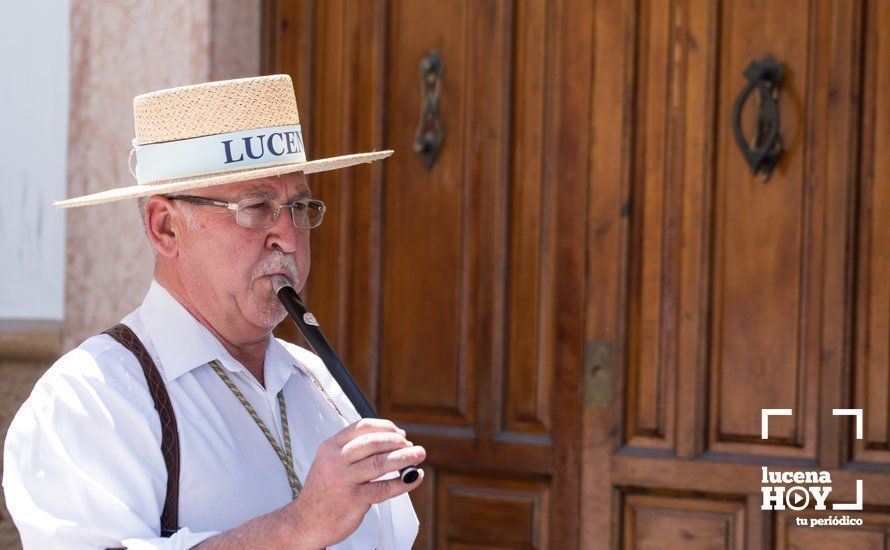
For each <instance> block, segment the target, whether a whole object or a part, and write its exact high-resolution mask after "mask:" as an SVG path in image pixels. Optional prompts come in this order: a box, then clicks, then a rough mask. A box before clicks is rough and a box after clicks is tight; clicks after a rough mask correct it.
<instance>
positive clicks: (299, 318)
mask: <svg viewBox="0 0 890 550" xmlns="http://www.w3.org/2000/svg"><path fill="white" fill-rule="evenodd" d="M272 287H273V288H274V289H275V295H276V296H278V299H279V300H280V301H281V303H282V305H284V309H286V310H287V312H288V313H289V314H290V316H291V319H293V321H294V323H295V324H296V325H297V328H298V329H300V332H301V333H303V336H304V337H305V338H306V341H307V342H309V345H310V346H311V347H312V350H313V351H314V352H315V354H316V355H318V356H319V357H320V358H321V361H322V363H324V365H325V367H327V369H328V371H330V373H331V376H333V377H334V380H336V381H337V383H338V384H340V388H341V389H342V390H343V393H345V394H346V397H348V398H349V400H350V401H351V402H352V405H353V406H354V407H355V410H356V411H358V413H359V415H361V416H362V418H380V417H379V416H377V413H376V412H374V409H373V407H371V404H370V403H369V402H368V400H367V399H365V396H364V395H363V394H362V392H361V390H360V389H359V387H358V384H356V383H355V380H353V378H352V376H351V375H350V374H349V371H347V370H346V367H345V366H344V365H343V361H341V360H340V357H339V356H338V355H337V352H336V351H334V348H333V347H332V346H331V343H330V342H328V339H327V338H325V335H324V333H323V332H321V328H320V327H319V326H318V321H316V320H315V316H314V315H312V314H311V313H309V311H307V310H306V306H305V305H304V304H303V300H302V299H300V296H299V294H297V291H296V290H294V287H293V286H292V285H291V283H290V281H289V280H288V279H287V277H285V276H283V275H273V276H272ZM419 475H420V474H419V473H418V472H417V467H416V466H408V467H407V468H403V469H402V470H400V471H399V476H400V477H401V478H402V481H404V482H405V483H414V482H415V481H416V480H417V478H418V476H419Z"/></svg>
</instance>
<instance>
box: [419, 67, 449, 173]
mask: <svg viewBox="0 0 890 550" xmlns="http://www.w3.org/2000/svg"><path fill="white" fill-rule="evenodd" d="M444 68H445V63H444V62H443V61H442V56H440V55H439V54H438V52H436V50H430V51H429V53H427V54H426V55H425V56H423V59H421V60H420V123H419V124H418V125H417V131H416V132H415V133H414V152H415V153H418V154H419V155H420V156H422V157H423V160H424V161H425V162H426V167H427V168H432V167H433V164H434V163H435V162H436V157H437V156H439V149H441V148H442V124H441V122H440V121H439V91H440V90H441V88H442V70H443V69H444Z"/></svg>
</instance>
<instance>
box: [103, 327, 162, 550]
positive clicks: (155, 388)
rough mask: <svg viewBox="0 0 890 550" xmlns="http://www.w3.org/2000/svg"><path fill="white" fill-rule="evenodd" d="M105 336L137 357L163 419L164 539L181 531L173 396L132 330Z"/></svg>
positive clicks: (116, 330)
mask: <svg viewBox="0 0 890 550" xmlns="http://www.w3.org/2000/svg"><path fill="white" fill-rule="evenodd" d="M103 334H107V335H109V336H111V337H112V338H114V339H115V340H117V341H118V342H120V344H121V345H122V346H124V347H125V348H127V349H128V350H130V352H131V353H132V354H133V355H135V356H136V359H137V360H138V361H139V364H140V365H142V372H143V373H145V380H146V381H147V382H148V389H149V391H150V392H151V397H152V399H154V402H155V409H157V411H158V415H160V417H161V453H163V455H164V463H165V464H166V465H167V499H166V500H165V501H164V510H163V512H161V536H162V537H170V536H172V535H173V533H175V532H176V531H178V530H179V527H178V526H179V432H178V431H177V429H176V416H175V415H174V414H173V405H172V403H171V402H170V395H169V394H167V387H166V386H165V385H164V378H163V377H162V376H161V373H160V372H159V371H158V367H157V366H155V362H154V361H153V360H152V358H151V355H149V354H148V351H147V350H146V349H145V346H143V345H142V342H140V341H139V337H138V336H136V334H135V333H133V331H132V330H130V327H128V326H127V325H125V324H123V323H118V324H116V325H114V326H113V327H111V328H110V329H108V330H106V331H105V332H104V333H103Z"/></svg>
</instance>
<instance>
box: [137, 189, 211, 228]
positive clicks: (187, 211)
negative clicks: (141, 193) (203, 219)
mask: <svg viewBox="0 0 890 550" xmlns="http://www.w3.org/2000/svg"><path fill="white" fill-rule="evenodd" d="M150 198H151V197H150V196H149V197H139V198H137V199H136V208H138V209H139V218H140V219H141V220H142V231H143V232H144V233H145V236H146V237H147V236H148V224H147V222H146V221H145V207H146V205H148V199H150ZM179 206H180V209H179V211H180V212H182V217H183V219H184V220H185V226H186V227H188V228H189V229H196V228H197V227H198V220H197V218H196V217H195V211H194V210H193V209H192V205H191V204H189V203H187V202H182V203H180V205H179Z"/></svg>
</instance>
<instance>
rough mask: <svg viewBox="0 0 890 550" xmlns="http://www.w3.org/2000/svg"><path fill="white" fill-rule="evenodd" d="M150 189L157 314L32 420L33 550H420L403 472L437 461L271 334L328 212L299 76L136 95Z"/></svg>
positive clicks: (18, 456) (19, 437) (28, 489)
mask: <svg viewBox="0 0 890 550" xmlns="http://www.w3.org/2000/svg"><path fill="white" fill-rule="evenodd" d="M134 110H135V112H136V139H135V140H134V147H135V149H134V151H135V156H136V161H137V165H136V174H135V175H136V177H137V181H138V185H135V186H130V187H125V188H118V189H113V190H110V191H105V192H102V193H97V194H94V195H88V196H86V197H79V198H76V199H70V200H68V201H63V202H62V203H58V204H59V205H60V206H66V207H68V206H81V205H86V204H95V203H99V202H106V201H109V200H118V199H123V198H131V197H142V198H141V199H140V208H141V210H142V211H143V217H144V223H145V228H146V234H147V235H148V238H149V240H150V241H151V245H152V247H153V249H154V252H155V256H156V264H155V270H154V281H153V282H152V283H151V287H150V288H149V290H148V293H147V295H146V296H145V300H144V301H143V303H142V305H141V306H140V307H139V308H138V309H136V310H135V311H133V312H132V313H131V314H129V315H128V316H126V317H125V318H124V319H123V320H122V323H121V324H119V325H117V326H115V327H114V328H113V329H111V330H109V331H106V333H103V334H101V335H97V336H94V337H92V338H90V339H88V340H86V341H85V342H84V343H83V344H81V345H80V346H79V347H78V348H77V349H75V350H73V351H71V352H69V353H67V354H66V355H65V356H63V357H62V358H61V359H59V361H58V362H56V364H54V365H53V366H52V367H51V368H50V369H49V371H48V372H47V373H46V374H45V375H44V376H43V377H42V378H41V380H40V381H39V382H38V383H37V386H36V387H35V389H34V391H33V393H32V394H31V396H30V397H29V399H28V400H27V401H26V402H25V403H24V405H23V406H22V408H21V409H20V410H19V412H18V414H17V415H16V417H15V419H14V420H13V423H12V425H11V427H10V429H9V433H8V436H7V439H6V444H5V449H4V472H3V487H4V490H5V495H6V501H7V506H8V508H9V510H10V513H11V515H12V518H13V520H14V521H15V523H16V526H17V527H18V528H19V531H20V533H21V536H22V541H23V543H24V546H25V547H26V548H68V547H71V548H103V547H121V546H126V547H128V548H190V547H194V546H196V545H197V546H198V547H200V548H236V547H238V548H242V547H250V548H321V547H327V546H330V547H335V548H356V549H358V548H394V549H400V548H409V547H410V546H411V544H412V542H413V540H414V538H415V536H416V534H417V517H416V516H415V514H414V510H413V508H412V506H411V503H410V500H409V498H408V494H407V491H410V490H412V489H414V488H416V487H417V486H418V485H419V484H420V483H421V481H422V478H423V475H422V470H421V471H420V473H421V475H420V478H419V479H418V480H417V481H415V482H413V483H410V484H406V483H404V482H403V481H402V480H401V479H399V478H398V477H397V475H396V474H395V473H394V472H397V471H398V470H400V469H402V468H405V467H407V466H409V465H416V464H420V463H421V462H422V461H423V460H424V458H425V451H424V450H423V448H422V447H419V446H416V445H413V444H412V443H411V442H410V441H408V440H407V439H406V438H405V435H406V434H405V432H404V431H403V430H401V429H399V428H398V427H397V426H395V425H394V424H393V423H392V422H390V421H388V420H376V419H373V420H372V419H363V420H360V419H359V418H358V415H357V413H356V412H355V409H354V408H353V406H352V405H351V403H350V402H349V400H348V399H346V398H345V396H344V394H343V393H342V391H341V390H340V388H339V387H338V386H337V384H336V382H335V381H334V380H333V378H332V377H331V376H330V374H329V373H328V372H327V370H326V369H325V367H324V365H323V364H322V363H321V362H320V360H319V359H318V358H317V357H316V356H315V355H313V354H312V353H310V352H308V351H306V350H304V349H302V348H300V347H298V346H295V345H293V344H290V343H288V342H285V341H283V340H279V339H276V338H274V337H273V336H272V329H273V328H274V327H275V326H276V325H277V324H278V323H280V322H281V321H282V320H283V319H284V318H285V316H286V313H285V311H284V309H283V307H282V305H281V303H280V302H279V301H278V299H277V297H276V295H275V292H274V290H273V288H272V283H271V276H272V275H276V274H277V275H283V276H285V277H286V278H287V279H289V280H290V282H291V283H292V284H293V287H294V288H295V289H301V288H302V287H303V285H304V284H305V282H306V277H307V275H308V273H309V232H310V230H311V229H312V228H314V227H317V226H318V224H319V223H321V220H322V216H323V215H324V212H325V209H324V205H323V204H322V203H321V202H320V201H317V200H313V199H312V198H311V194H310V190H309V186H308V184H307V181H306V176H305V175H304V174H305V173H309V172H315V171H320V170H332V169H337V168H343V167H346V166H351V165H354V164H357V163H359V162H371V161H374V160H378V159H380V158H384V157H385V156H388V155H389V154H390V153H391V151H382V152H378V153H365V154H357V155H347V156H343V157H335V158H332V159H321V160H315V161H310V162H307V161H306V158H305V153H304V151H303V140H302V134H301V131H300V126H299V118H298V115H297V108H296V101H295V99H294V94H293V87H292V84H291V81H290V78H289V77H287V76H281V75H278V76H271V77H261V78H253V79H242V80H234V81H225V82H215V83H209V84H203V85H197V86H188V87H184V88H176V89H172V90H162V91H160V92H155V93H153V94H147V95H144V96H139V97H137V98H136V100H135V101H134Z"/></svg>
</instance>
